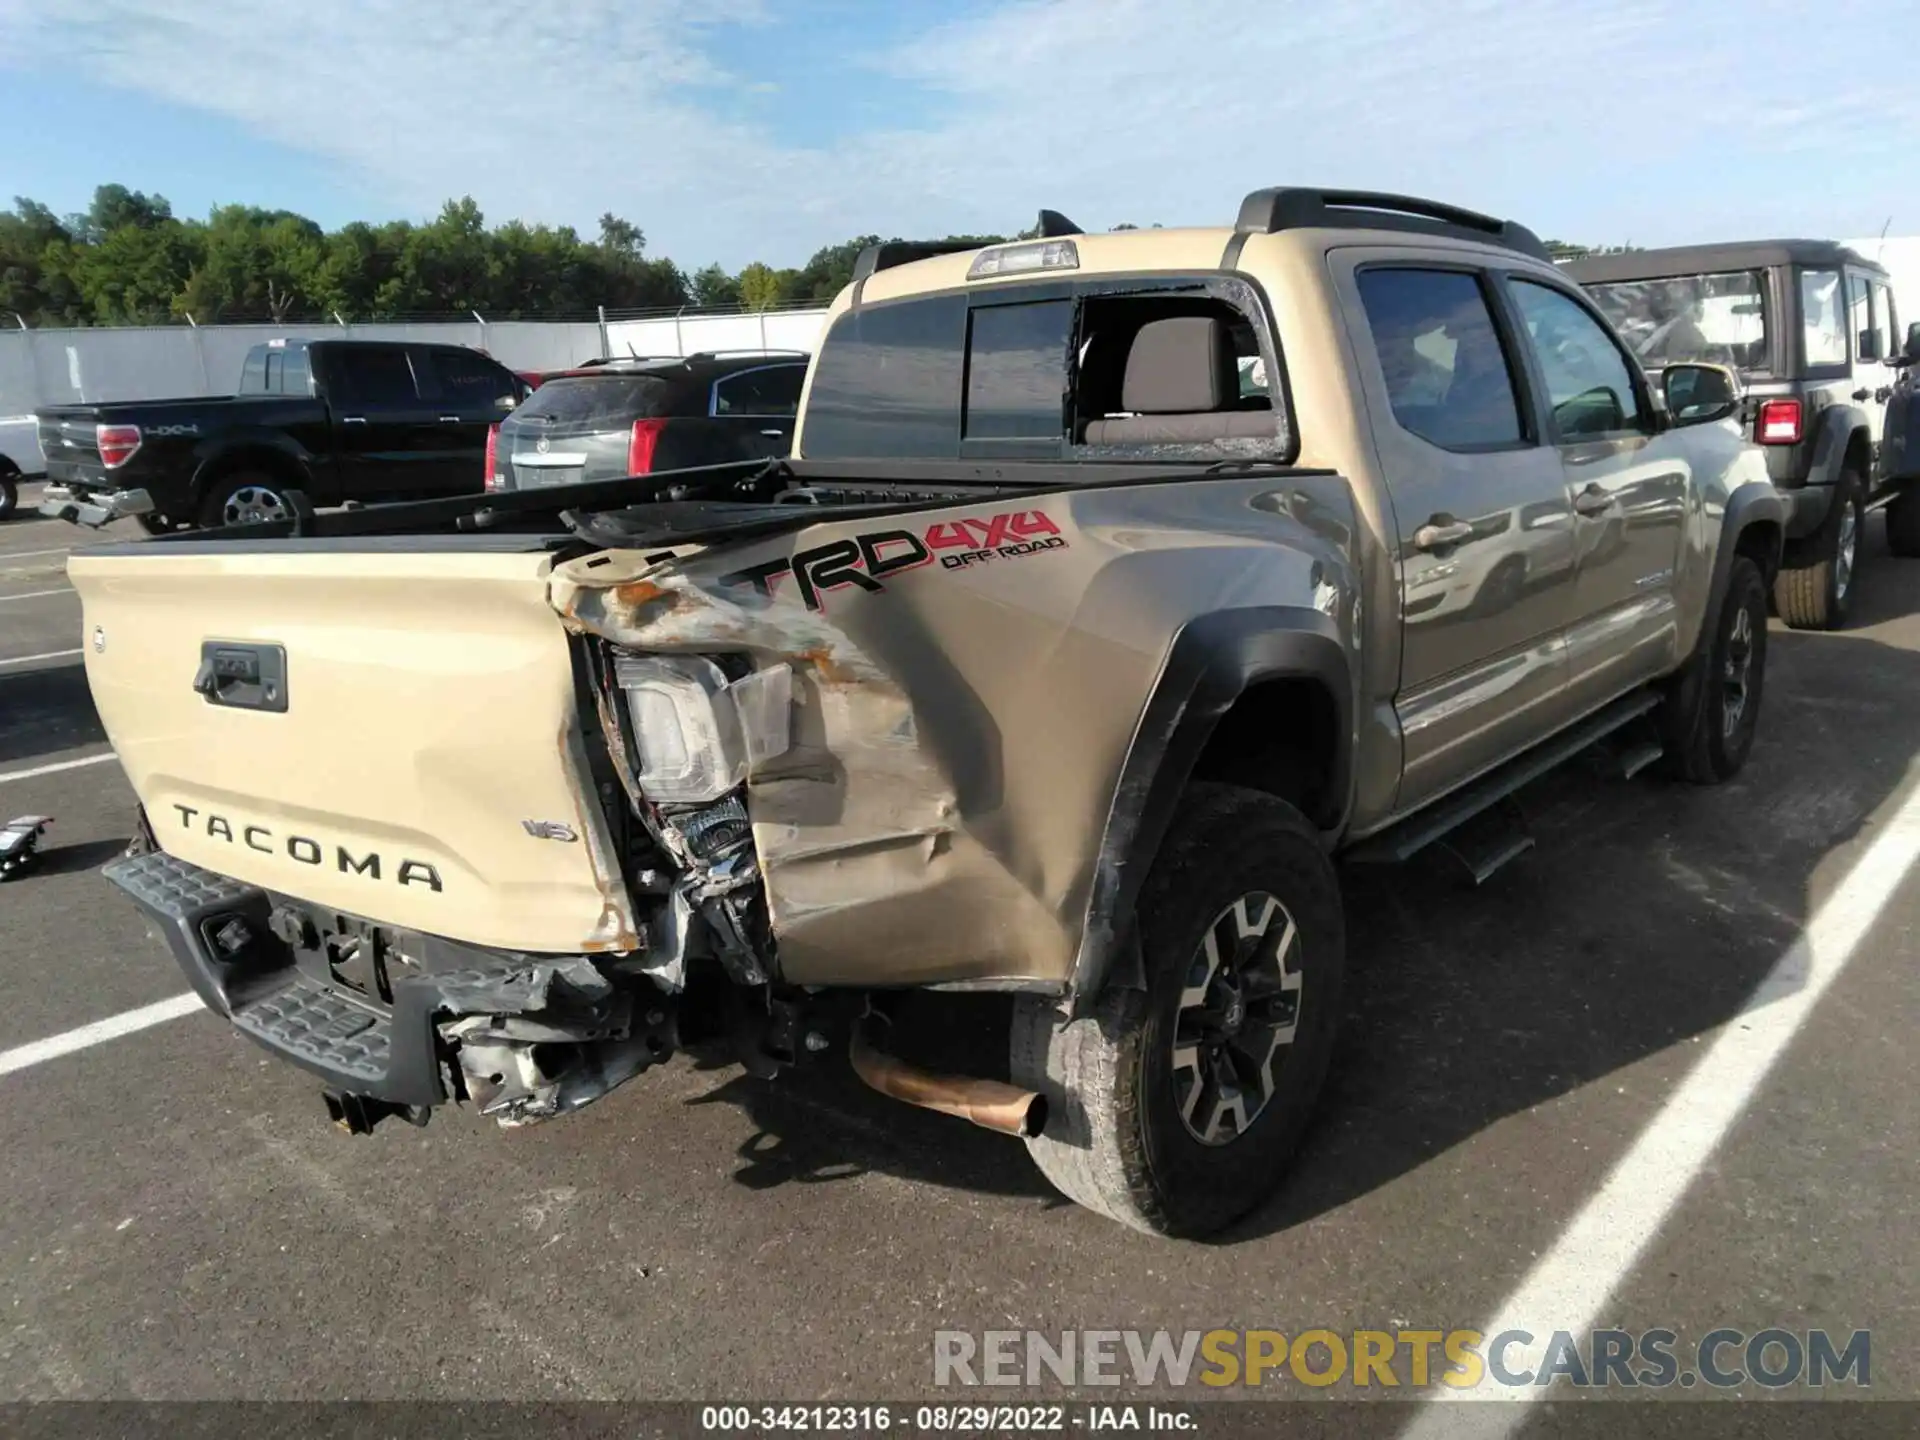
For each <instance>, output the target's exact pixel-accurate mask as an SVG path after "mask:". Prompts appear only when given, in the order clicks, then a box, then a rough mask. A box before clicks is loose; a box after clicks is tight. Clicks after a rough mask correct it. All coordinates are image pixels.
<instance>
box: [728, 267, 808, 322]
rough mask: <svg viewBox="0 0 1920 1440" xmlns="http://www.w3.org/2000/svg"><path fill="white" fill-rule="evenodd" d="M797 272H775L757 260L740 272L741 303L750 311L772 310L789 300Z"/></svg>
mask: <svg viewBox="0 0 1920 1440" xmlns="http://www.w3.org/2000/svg"><path fill="white" fill-rule="evenodd" d="M794 278H796V277H795V272H794V271H792V270H775V269H774V268H773V267H772V266H771V265H766V264H763V263H761V262H760V261H758V260H756V261H754V262H753V264H751V265H749V266H747V268H746V269H744V270H742V271H741V272H740V276H739V280H738V282H737V283H738V285H739V287H740V303H741V304H742V305H744V306H746V307H747V309H749V310H771V309H772V308H773V307H774V306H776V305H778V304H780V303H781V302H782V301H783V300H785V299H786V298H787V295H788V293H789V292H788V286H789V284H791V283H792V281H793V279H794Z"/></svg>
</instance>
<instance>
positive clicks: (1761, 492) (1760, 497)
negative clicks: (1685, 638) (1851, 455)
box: [1689, 452, 1844, 653]
mask: <svg viewBox="0 0 1920 1440" xmlns="http://www.w3.org/2000/svg"><path fill="white" fill-rule="evenodd" d="M1842 453H1844V452H1842ZM1792 513H1793V507H1792V505H1791V504H1789V503H1788V500H1787V497H1786V496H1784V495H1782V494H1781V493H1780V492H1779V491H1778V490H1776V489H1774V488H1773V486H1772V485H1771V484H1767V483H1764V482H1762V481H1757V480H1756V481H1754V482H1752V483H1751V484H1747V485H1742V486H1740V487H1739V488H1738V489H1736V490H1735V491H1734V492H1733V494H1731V495H1730V496H1728V497H1727V508H1726V509H1725V510H1724V511H1723V512H1722V513H1721V516H1720V541H1719V543H1718V544H1717V545H1716V546H1715V547H1714V551H1713V581H1712V584H1711V585H1710V586H1709V587H1708V590H1707V604H1706V609H1705V611H1704V612H1703V613H1702V615H1701V617H1700V633H1699V634H1698V635H1696V636H1695V637H1694V644H1695V646H1696V647H1698V646H1699V645H1701V644H1704V643H1706V637H1707V636H1709V635H1711V634H1712V633H1713V626H1714V623H1715V622H1716V621H1717V620H1718V618H1719V615H1720V601H1721V599H1722V598H1723V597H1724V596H1725V595H1726V593H1727V576H1729V575H1730V574H1732V573H1733V558H1734V556H1735V555H1737V554H1739V552H1740V537H1741V536H1742V535H1743V534H1744V533H1746V532H1747V531H1748V530H1751V529H1752V528H1753V527H1754V526H1756V525H1772V526H1773V528H1774V540H1773V553H1772V554H1771V555H1769V556H1768V557H1767V568H1766V570H1765V571H1764V572H1763V574H1762V577H1761V578H1762V579H1764V580H1765V581H1766V582H1767V583H1768V584H1769V585H1771V584H1772V583H1773V577H1774V576H1775V575H1777V574H1778V573H1779V571H1780V561H1781V556H1782V555H1783V553H1784V551H1785V546H1786V538H1785V537H1786V533H1787V517H1788V516H1789V515H1791V514H1792ZM1689 653H1691V652H1689Z"/></svg>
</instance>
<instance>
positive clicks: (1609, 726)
mask: <svg viewBox="0 0 1920 1440" xmlns="http://www.w3.org/2000/svg"><path fill="white" fill-rule="evenodd" d="M1659 703H1660V697H1659V696H1658V695H1656V694H1653V693H1652V692H1651V691H1646V690H1641V691H1636V692H1635V693H1634V694H1631V695H1623V696H1622V697H1621V698H1620V699H1618V700H1616V701H1614V702H1613V703H1612V704H1611V705H1608V706H1607V707H1606V708H1604V709H1602V710H1596V711H1595V712H1594V713H1593V714H1591V715H1589V716H1588V717H1587V718H1586V719H1584V720H1582V721H1581V722H1580V723H1579V724H1577V725H1572V726H1569V727H1568V728H1567V729H1565V730H1563V731H1561V732H1560V733H1559V734H1558V735H1555V736H1553V737H1551V738H1550V739H1548V740H1544V741H1542V742H1541V743H1540V744H1539V745H1536V746H1535V747H1534V748H1533V749H1531V750H1529V751H1527V752H1526V753H1525V754H1523V755H1519V756H1516V757H1515V758H1514V759H1512V760H1509V761H1507V763H1506V764H1504V765H1502V766H1500V767H1499V768H1497V769H1495V770H1490V771H1488V772H1487V773H1486V774H1485V775H1482V776H1481V777H1480V778H1479V779H1478V780H1475V781H1474V782H1473V783H1472V784H1470V785H1465V786H1462V787H1461V788H1460V789H1458V790H1456V791H1454V792H1453V793H1452V794H1451V795H1448V796H1446V797H1445V798H1444V799H1441V800H1438V801H1436V802H1434V803H1433V804H1432V805H1430V806H1428V807H1427V808H1426V809H1424V810H1420V811H1417V812H1415V813H1414V814H1412V815H1409V816H1408V817H1407V818H1406V819H1405V820H1402V821H1400V822H1399V823H1398V824H1396V825H1391V826H1389V827H1387V828H1386V829H1385V830H1382V831H1381V832H1380V833H1379V834H1378V835H1373V836H1370V837H1368V838H1367V839H1365V840H1362V841H1361V842H1360V843H1359V844H1358V845H1355V846H1354V847H1353V848H1352V849H1351V850H1349V851H1347V853H1346V856H1345V857H1344V858H1345V859H1347V860H1348V861H1350V862H1352V863H1354V864H1359V865H1384V864H1397V863H1398V862H1400V861H1402V860H1409V859H1411V858H1412V857H1413V856H1415V855H1417V854H1419V853H1420V852H1421V851H1422V850H1424V849H1426V848H1427V846H1429V845H1431V844H1433V843H1434V842H1435V841H1436V840H1440V839H1442V838H1443V837H1445V836H1447V835H1449V834H1451V833H1452V832H1453V831H1455V830H1458V829H1459V828H1460V827H1461V826H1463V825H1465V824H1466V823H1467V822H1468V821H1469V820H1473V819H1475V818H1477V817H1478V816H1480V815H1482V814H1484V813H1485V812H1486V811H1488V810H1491V809H1493V808H1494V807H1495V806H1497V805H1499V804H1500V802H1501V801H1503V800H1505V799H1507V798H1508V797H1509V796H1511V795H1512V794H1513V793H1514V791H1516V790H1518V789H1520V787H1521V786H1523V785H1527V784H1530V783H1531V782H1533V781H1535V780H1538V779H1539V778H1540V777H1541V776H1542V775H1545V774H1546V773H1547V772H1548V771H1549V770H1554V769H1557V768H1558V767H1559V766H1561V765H1563V764H1565V763H1566V762H1567V761H1569V760H1571V759H1572V758H1573V757H1574V756H1576V755H1578V754H1579V753H1580V752H1581V751H1583V750H1586V749H1588V748H1590V747H1591V746H1592V745H1594V744H1595V743H1596V742H1598V741H1601V740H1604V739H1606V738H1607V737H1608V736H1609V735H1611V734H1613V733H1614V732H1615V731H1616V730H1619V729H1621V728H1623V727H1625V726H1627V725H1631V724H1632V723H1633V722H1634V721H1636V720H1638V719H1640V718H1641V716H1643V715H1645V714H1647V713H1648V712H1649V711H1651V710H1653V709H1654V707H1656V706H1657V705H1659ZM1646 751H1647V747H1645V746H1640V747H1636V748H1635V749H1634V750H1633V751H1631V752H1630V757H1631V758H1630V759H1629V760H1628V761H1627V762H1626V764H1627V765H1630V766H1631V767H1632V768H1631V769H1629V770H1628V772H1627V773H1629V774H1631V773H1632V771H1633V770H1637V769H1640V768H1642V767H1643V766H1644V765H1646V764H1648V763H1651V761H1652V760H1654V759H1657V758H1658V756H1659V751H1658V748H1657V747H1654V749H1653V752H1652V753H1651V754H1648V753H1646ZM1623 768H1625V766H1623ZM1501 848H1503V849H1505V848H1508V847H1504V846H1503V847H1501ZM1525 848H1526V846H1525V845H1520V846H1518V847H1514V848H1511V853H1509V854H1506V855H1503V856H1501V857H1500V859H1499V861H1498V863H1496V864H1494V865H1493V866H1492V867H1491V868H1487V869H1486V870H1485V873H1484V874H1483V873H1479V872H1480V870H1481V868H1482V867H1481V866H1479V865H1473V866H1470V868H1472V869H1474V870H1475V872H1476V874H1475V878H1476V880H1484V879H1485V878H1486V877H1487V875H1491V874H1492V873H1493V870H1494V869H1498V868H1499V865H1500V864H1504V863H1505V861H1506V860H1508V859H1511V858H1512V857H1513V855H1517V854H1519V853H1520V851H1522V850H1524V849H1525Z"/></svg>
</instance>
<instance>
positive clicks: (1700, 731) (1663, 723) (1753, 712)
mask: <svg viewBox="0 0 1920 1440" xmlns="http://www.w3.org/2000/svg"><path fill="white" fill-rule="evenodd" d="M1712 623H1713V630H1712V633H1711V634H1710V635H1709V636H1707V637H1705V638H1704V640H1703V643H1702V644H1701V645H1700V647H1699V648H1698V649H1697V650H1696V651H1695V652H1694V656H1693V658H1692V659H1691V660H1689V661H1688V662H1687V667H1686V669H1685V670H1683V671H1681V672H1680V674H1678V675H1677V676H1675V677H1674V679H1673V680H1672V681H1670V682H1669V687H1668V690H1667V694H1666V698H1665V700H1664V701H1663V703H1662V704H1661V707H1660V710H1659V711H1658V713H1657V716H1656V718H1657V720H1658V721H1659V725H1660V738H1661V740H1662V742H1663V743H1664V745H1665V747H1666V765H1667V769H1668V771H1669V772H1670V773H1671V774H1673V775H1674V776H1675V778H1677V779H1681V780H1691V781H1692V782H1694V783H1695V784H1696V785H1718V784H1719V783H1720V782H1722V781H1723V780H1731V779H1732V778H1733V777H1734V776H1735V775H1737V774H1739V773H1740V767H1741V766H1743V765H1745V764H1746V763H1747V756H1748V755H1749V754H1751V753H1752V751H1753V737H1754V733H1755V730H1756V728H1757V727H1758V725H1759V723H1760V696H1761V692H1762V690H1763V689H1764V688H1765V685H1766V679H1767V587H1766V582H1765V581H1764V580H1763V579H1762V578H1761V575H1760V567H1759V566H1758V565H1756V564H1754V563H1753V561H1751V560H1749V559H1748V558H1747V557H1746V556H1744V555H1736V556H1735V557H1734V560H1733V568H1732V570H1731V571H1730V572H1729V573H1728V575H1727V590H1726V594H1725V595H1724V596H1722V597H1721V600H1720V610H1719V613H1718V614H1717V615H1715V616H1714V617H1713V621H1712Z"/></svg>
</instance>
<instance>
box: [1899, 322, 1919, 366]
mask: <svg viewBox="0 0 1920 1440" xmlns="http://www.w3.org/2000/svg"><path fill="white" fill-rule="evenodd" d="M1900 354H1901V358H1902V359H1904V360H1905V361H1906V362H1907V363H1908V364H1910V365H1914V364H1920V320H1916V321H1914V322H1913V323H1912V324H1911V325H1909V326H1907V343H1906V345H1905V346H1904V347H1903V348H1902V350H1901V352H1900Z"/></svg>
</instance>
